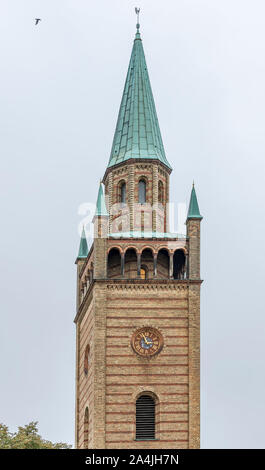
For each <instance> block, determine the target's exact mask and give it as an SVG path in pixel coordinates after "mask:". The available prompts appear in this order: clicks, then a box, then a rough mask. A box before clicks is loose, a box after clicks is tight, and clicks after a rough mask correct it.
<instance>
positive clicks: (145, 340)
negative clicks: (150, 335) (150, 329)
mask: <svg viewBox="0 0 265 470" xmlns="http://www.w3.org/2000/svg"><path fill="white" fill-rule="evenodd" d="M142 337H143V338H144V342H145V344H150V343H148V342H147V339H146V337H145V335H144V333H142Z"/></svg>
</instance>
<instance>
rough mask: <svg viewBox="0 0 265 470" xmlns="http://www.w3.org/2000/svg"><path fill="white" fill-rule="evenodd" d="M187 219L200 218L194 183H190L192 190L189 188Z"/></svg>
mask: <svg viewBox="0 0 265 470" xmlns="http://www.w3.org/2000/svg"><path fill="white" fill-rule="evenodd" d="M187 219H202V216H201V214H200V210H199V204H198V201H197V196H196V192H195V187H194V183H193V185H192V190H191V196H190V205H189V210H188V216H187Z"/></svg>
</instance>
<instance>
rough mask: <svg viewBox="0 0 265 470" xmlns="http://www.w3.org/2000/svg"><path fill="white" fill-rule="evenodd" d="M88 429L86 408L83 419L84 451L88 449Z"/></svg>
mask: <svg viewBox="0 0 265 470" xmlns="http://www.w3.org/2000/svg"><path fill="white" fill-rule="evenodd" d="M88 428H89V413H88V407H86V411H85V418H84V446H83V447H84V449H88Z"/></svg>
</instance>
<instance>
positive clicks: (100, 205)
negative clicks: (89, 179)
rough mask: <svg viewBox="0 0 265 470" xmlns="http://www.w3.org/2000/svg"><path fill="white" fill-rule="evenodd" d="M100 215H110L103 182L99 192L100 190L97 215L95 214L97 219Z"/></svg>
mask: <svg viewBox="0 0 265 470" xmlns="http://www.w3.org/2000/svg"><path fill="white" fill-rule="evenodd" d="M98 215H103V216H104V215H105V216H108V215H109V213H108V211H107V208H106V203H105V197H104V192H103V184H102V183H101V182H100V185H99V190H98V198H97V207H96V213H95V216H96V217H97V216H98Z"/></svg>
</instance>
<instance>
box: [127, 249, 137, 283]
mask: <svg viewBox="0 0 265 470" xmlns="http://www.w3.org/2000/svg"><path fill="white" fill-rule="evenodd" d="M124 275H125V277H126V278H127V279H135V278H136V277H137V255H136V251H135V249H134V248H129V249H128V250H127V251H126V253H125V258H124Z"/></svg>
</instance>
